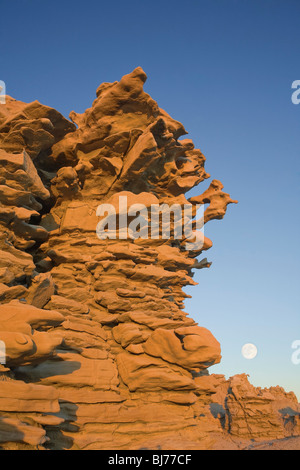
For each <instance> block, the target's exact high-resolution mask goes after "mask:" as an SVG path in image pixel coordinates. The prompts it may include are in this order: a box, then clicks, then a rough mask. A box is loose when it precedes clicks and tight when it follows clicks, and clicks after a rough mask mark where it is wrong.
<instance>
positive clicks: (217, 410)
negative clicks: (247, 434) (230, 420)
mask: <svg viewBox="0 0 300 470" xmlns="http://www.w3.org/2000/svg"><path fill="white" fill-rule="evenodd" d="M209 408H210V412H211V414H212V415H213V417H214V418H216V419H219V421H220V424H221V426H222V429H225V424H226V410H225V408H224V406H223V405H221V404H220V403H211V404H210V405H209Z"/></svg>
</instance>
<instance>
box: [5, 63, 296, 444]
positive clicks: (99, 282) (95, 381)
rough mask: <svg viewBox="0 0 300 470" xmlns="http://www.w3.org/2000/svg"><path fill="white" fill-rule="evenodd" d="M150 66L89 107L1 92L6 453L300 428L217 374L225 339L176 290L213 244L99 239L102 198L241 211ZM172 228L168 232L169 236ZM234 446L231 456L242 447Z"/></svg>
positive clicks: (285, 409) (292, 400) (245, 386)
mask: <svg viewBox="0 0 300 470" xmlns="http://www.w3.org/2000/svg"><path fill="white" fill-rule="evenodd" d="M145 81H146V74H145V73H144V71H143V70H142V69H141V68H137V69H135V70H134V71H133V72H132V73H130V74H129V75H126V76H124V77H123V78H122V79H121V80H120V82H114V83H104V84H102V85H101V86H100V87H99V88H98V90H97V98H96V99H95V101H94V103H93V104H92V107H91V108H89V109H87V110H86V112H85V113H84V114H81V115H79V114H76V113H75V112H72V113H71V114H70V119H71V121H72V122H71V121H68V120H67V119H65V118H64V117H63V116H62V115H61V114H60V113H59V112H57V111H55V110H54V109H51V108H49V107H47V106H44V105H42V104H40V103H39V102H37V101H35V102H33V103H30V104H25V103H22V102H19V101H16V100H14V99H12V98H10V97H7V100H6V104H5V105H1V106H0V303H1V305H0V341H1V342H2V343H1V344H4V345H5V361H4V360H2V362H3V363H2V365H1V364H0V447H1V448H3V449H44V448H46V449H74V450H76V449H180V450H181V449H189V450H192V449H214V448H217V446H218V442H222V443H223V444H222V445H223V446H225V447H226V443H231V445H233V444H232V443H234V442H235V443H236V444H234V445H236V447H238V446H239V445H241V444H238V443H241V442H242V443H244V446H246V445H247V443H249V442H250V440H251V439H252V440H253V439H254V440H257V441H260V440H268V439H269V440H270V439H280V438H285V437H287V436H298V435H300V420H299V416H300V407H299V405H298V403H297V400H296V397H295V395H294V394H293V393H286V392H285V391H284V390H283V389H282V388H280V387H273V388H270V389H260V388H255V387H253V386H252V385H251V384H250V383H249V382H248V379H247V376H246V375H238V376H234V377H231V378H230V379H228V380H226V379H225V377H224V376H222V375H214V374H213V375H210V374H209V367H210V366H211V365H213V364H216V363H218V362H220V360H221V350H220V344H219V343H218V341H217V340H216V339H215V338H214V337H213V335H212V334H211V333H210V331H208V330H207V329H206V328H203V327H202V326H198V325H197V324H196V323H195V322H194V321H193V319H191V318H190V317H189V316H188V315H187V314H186V313H185V312H184V311H183V308H184V299H185V298H186V297H187V295H186V294H185V293H184V291H183V290H182V289H183V288H184V286H186V285H193V284H196V283H195V282H194V281H193V270H194V269H201V268H204V267H209V265H210V263H208V262H207V260H206V258H203V259H200V260H198V259H197V257H198V256H201V255H202V254H203V252H205V251H206V250H207V249H209V248H210V247H211V245H212V243H211V241H210V240H209V239H207V238H204V242H203V246H202V247H201V249H194V250H186V249H185V244H186V240H184V239H182V240H177V239H175V238H174V236H173V237H172V236H171V237H170V238H169V239H151V238H149V239H141V238H139V239H130V238H127V239H119V238H117V239H109V238H108V239H99V238H98V237H97V235H96V226H97V223H98V222H99V217H97V215H96V211H97V207H98V206H99V204H103V203H109V202H113V201H116V200H117V198H118V197H119V196H120V195H123V196H124V195H126V196H127V199H128V202H129V203H130V204H136V203H137V204H138V203H143V204H146V205H150V204H152V203H158V204H169V205H170V204H180V205H184V204H188V203H191V204H193V205H195V204H204V203H205V204H206V205H207V209H206V210H205V214H204V222H205V223H207V222H209V221H210V220H212V219H221V218H223V216H224V215H225V213H226V209H227V205H228V204H230V203H234V202H236V201H233V200H232V199H231V198H230V196H229V195H228V194H227V193H224V192H223V191H222V189H223V186H222V184H221V183H220V182H219V181H217V180H213V181H212V182H211V184H210V186H209V188H208V189H207V190H206V191H205V192H204V193H203V194H202V195H201V196H198V197H193V198H190V200H189V201H187V199H186V198H185V196H184V194H185V193H186V192H187V191H189V190H190V189H191V188H193V187H194V186H196V185H198V184H199V183H201V182H202V181H203V180H205V179H207V178H208V177H209V175H208V174H207V173H206V171H205V169H204V163H205V158H204V156H203V154H202V153H201V151H200V150H197V149H195V148H194V145H193V143H192V141H191V140H190V139H180V140H179V138H180V137H182V136H184V135H185V134H186V131H185V129H184V127H183V126H182V124H180V123H179V122H177V121H175V120H174V119H172V118H171V117H170V116H169V115H168V114H167V113H166V112H165V111H164V110H162V109H160V108H159V106H158V104H157V103H156V102H155V101H154V100H153V99H152V98H151V97H150V96H149V95H148V94H147V93H145V92H144V90H143V85H144V82H145ZM171 235H172V234H171ZM234 445H233V447H234Z"/></svg>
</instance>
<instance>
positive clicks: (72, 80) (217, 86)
mask: <svg viewBox="0 0 300 470" xmlns="http://www.w3.org/2000/svg"><path fill="white" fill-rule="evenodd" d="M299 20H300V2H299V1H298V0H187V1H186V2H182V1H178V0H172V1H170V0H169V1H165V0H159V1H158V0H152V1H151V2H150V1H149V2H146V1H144V0H136V1H133V0H127V1H120V0H115V1H114V2H107V1H105V2H104V1H101V0H85V1H84V2H82V1H77V0H60V1H58V0H52V1H41V0H14V1H10V2H9V1H4V0H2V1H1V11H0V41H1V56H0V57H1V60H0V79H1V80H4V81H5V82H6V85H7V93H8V94H9V95H11V96H13V97H15V98H17V99H19V100H22V101H26V102H30V101H33V100H35V99H38V100H39V101H41V102H42V103H44V104H46V105H49V106H52V107H54V108H56V109H58V110H59V111H61V112H62V113H63V114H64V115H65V116H68V115H69V112H70V111H71V110H75V111H77V112H83V111H84V110H85V109H86V108H87V107H90V105H91V103H92V101H93V99H94V98H95V90H96V88H97V87H98V85H99V84H100V83H102V82H104V81H115V80H119V79H120V78H121V77H122V75H124V74H126V73H129V72H130V71H132V70H133V69H134V68H135V67H137V66H141V67H143V69H144V70H145V72H146V73H147V74H148V81H147V83H146V85H145V90H146V91H147V92H148V93H150V94H151V95H152V97H153V98H154V99H156V100H157V101H158V103H159V105H160V106H161V107H162V108H164V109H165V110H166V111H167V112H168V113H169V114H171V115H172V116H173V117H174V118H175V119H178V120H179V121H181V122H182V123H183V124H184V126H185V128H186V129H187V131H188V132H189V137H190V138H192V139H193V140H194V142H195V145H196V147H198V148H200V149H201V150H202V152H203V153H204V154H205V155H206V157H207V165H206V169H207V171H208V172H209V173H210V174H211V175H212V177H213V178H217V179H220V180H221V181H222V182H223V183H224V186H225V188H224V189H225V190H226V191H228V192H230V193H231V195H232V197H233V198H234V199H238V200H239V204H238V205H232V206H229V209H228V212H227V216H226V218H225V219H224V220H223V221H213V222H211V223H210V224H208V225H207V228H206V235H207V236H208V237H209V238H212V240H213V242H214V246H213V248H212V249H211V250H210V251H209V252H208V253H207V255H208V258H209V260H211V261H213V264H212V267H211V268H210V269H209V270H201V271H199V272H198V273H196V275H195V280H197V281H198V282H199V286H197V287H193V288H188V289H186V291H187V292H188V293H190V294H192V295H193V299H191V300H188V301H187V303H186V310H187V311H188V312H189V313H190V314H191V316H192V317H193V318H195V319H196V321H198V322H199V324H200V325H202V326H205V327H207V328H209V329H211V330H212V332H213V333H214V334H215V336H216V337H217V338H218V340H219V341H220V342H221V345H222V353H223V361H222V363H221V365H220V366H215V367H213V368H212V369H211V371H212V372H216V373H224V374H225V375H226V376H227V377H228V376H230V375H233V374H236V373H241V372H247V373H249V374H250V379H251V381H252V383H253V384H254V385H261V386H270V385H277V384H280V385H282V386H283V387H285V388H286V390H287V391H289V390H294V391H295V392H297V394H298V397H299V399H300V365H298V366H296V365H294V364H292V362H291V355H292V352H293V351H292V349H291V344H292V342H293V341H294V340H297V339H300V315H299V300H300V299H299V261H300V259H299V258H300V257H299V130H300V105H298V106H295V105H293V104H292V102H291V94H292V90H291V84H292V82H293V81H294V80H300V66H299V46H300V27H299ZM208 183H209V182H207V184H206V183H205V184H202V185H200V187H199V188H198V190H193V192H192V193H193V195H195V194H197V193H199V192H202V191H203V190H204V189H206V187H207V185H208ZM247 342H252V343H254V344H256V346H257V347H258V355H257V357H256V358H255V359H253V360H252V361H249V360H246V359H244V358H243V357H242V356H241V352H240V350H241V347H242V345H243V344H244V343H247Z"/></svg>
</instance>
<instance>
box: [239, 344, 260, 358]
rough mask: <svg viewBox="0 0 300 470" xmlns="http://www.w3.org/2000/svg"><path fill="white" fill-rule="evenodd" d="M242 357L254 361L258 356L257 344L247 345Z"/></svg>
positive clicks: (244, 347)
mask: <svg viewBox="0 0 300 470" xmlns="http://www.w3.org/2000/svg"><path fill="white" fill-rule="evenodd" d="M242 355H243V356H244V358H245V359H254V358H255V357H256V355H257V347H256V346H255V344H252V343H247V344H244V346H243V347H242Z"/></svg>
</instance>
